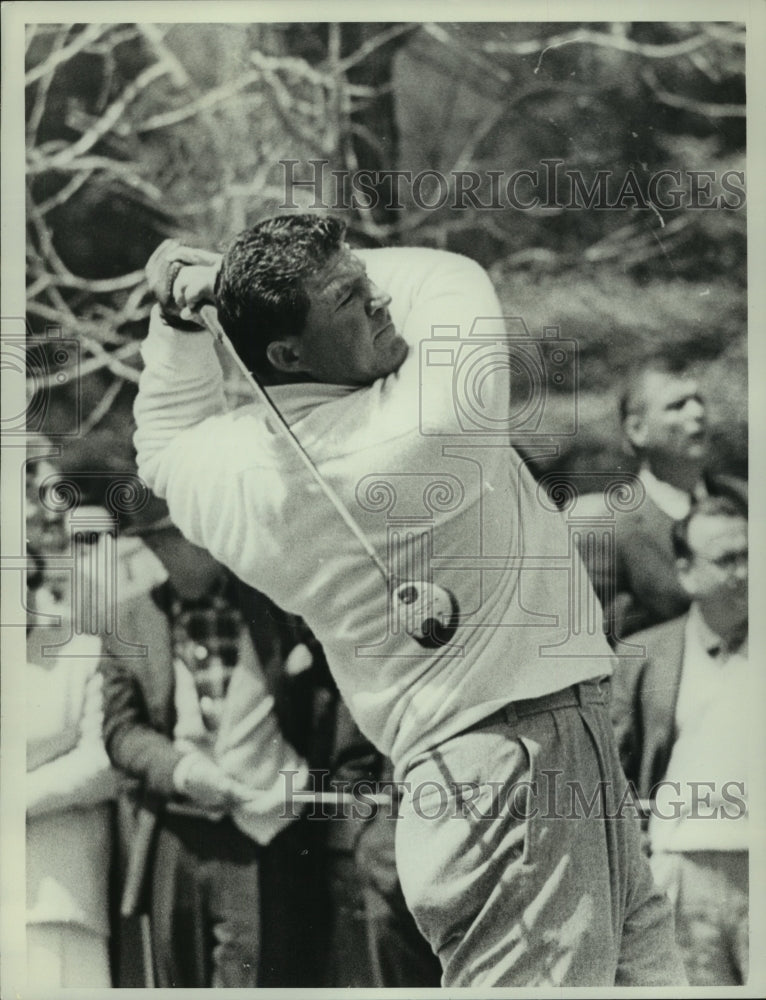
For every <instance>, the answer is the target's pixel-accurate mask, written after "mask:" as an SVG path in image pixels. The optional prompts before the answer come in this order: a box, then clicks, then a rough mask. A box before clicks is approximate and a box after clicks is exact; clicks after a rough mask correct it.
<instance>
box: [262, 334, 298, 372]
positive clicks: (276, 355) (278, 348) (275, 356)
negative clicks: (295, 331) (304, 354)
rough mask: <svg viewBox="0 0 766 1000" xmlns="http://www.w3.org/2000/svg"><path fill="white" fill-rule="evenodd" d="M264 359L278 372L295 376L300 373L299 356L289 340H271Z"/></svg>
mask: <svg viewBox="0 0 766 1000" xmlns="http://www.w3.org/2000/svg"><path fill="white" fill-rule="evenodd" d="M266 357H267V358H268V360H269V364H270V365H271V367H272V368H274V369H275V370H276V371H278V372H284V373H285V374H286V375H296V374H298V372H300V371H302V368H301V358H300V354H299V353H298V352H297V351H296V349H295V347H294V346H293V344H292V343H291V341H289V340H272V342H271V343H270V344H269V346H268V347H267V348H266Z"/></svg>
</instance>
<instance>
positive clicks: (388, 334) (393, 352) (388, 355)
mask: <svg viewBox="0 0 766 1000" xmlns="http://www.w3.org/2000/svg"><path fill="white" fill-rule="evenodd" d="M376 347H377V348H378V350H379V351H380V352H381V356H382V359H383V364H384V367H385V372H384V374H385V375H393V373H394V372H396V371H398V370H399V369H400V368H401V366H402V364H403V363H404V359H405V358H406V357H407V355H408V354H409V350H410V349H409V346H408V345H407V341H406V340H405V339H404V338H403V337H400V336H399V334H398V333H397V332H396V330H395V329H394V327H393V326H392V327H391V328H390V331H389V330H385V331H384V332H383V333H382V334H381V335H380V339H379V340H378V341H377V342H376Z"/></svg>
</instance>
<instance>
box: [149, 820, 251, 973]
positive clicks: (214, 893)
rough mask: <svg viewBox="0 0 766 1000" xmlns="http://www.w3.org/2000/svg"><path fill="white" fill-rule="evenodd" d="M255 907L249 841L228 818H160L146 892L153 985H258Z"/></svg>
mask: <svg viewBox="0 0 766 1000" xmlns="http://www.w3.org/2000/svg"><path fill="white" fill-rule="evenodd" d="M260 910H261V901H260V891H259V847H258V845H257V844H256V843H255V842H254V841H252V840H251V839H250V838H249V837H247V836H245V834H243V833H241V832H240V831H239V830H238V829H237V827H236V826H235V825H234V824H233V823H232V822H231V820H229V819H222V820H220V821H219V822H213V821H211V820H208V819H204V818H199V817H189V816H181V815H173V814H166V815H165V816H164V817H163V818H162V820H161V826H160V829H159V831H158V834H157V844H156V852H155V856H154V865H153V872H152V896H151V924H152V947H153V950H154V964H155V970H156V977H157V986H159V987H169V986H177V987H187V988H195V987H197V988H204V987H220V988H235V987H240V988H241V987H247V986H256V985H258V967H259V957H260V946H261V928H260Z"/></svg>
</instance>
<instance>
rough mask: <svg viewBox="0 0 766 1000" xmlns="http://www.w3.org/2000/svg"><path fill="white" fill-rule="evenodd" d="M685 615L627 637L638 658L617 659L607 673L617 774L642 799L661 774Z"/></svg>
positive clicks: (671, 727)
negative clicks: (639, 649)
mask: <svg viewBox="0 0 766 1000" xmlns="http://www.w3.org/2000/svg"><path fill="white" fill-rule="evenodd" d="M687 620H688V615H683V616H682V617H681V618H675V619H674V620H673V621H670V622H665V623H663V624H662V625H657V626H655V627H654V628H651V629H647V630H646V631H644V632H639V633H637V634H636V635H633V636H631V640H630V641H631V643H634V644H636V645H642V646H644V647H645V650H646V656H645V657H644V658H643V659H640V660H633V659H621V660H620V663H619V665H618V666H617V667H616V669H615V672H614V674H613V675H612V686H611V687H612V694H611V713H612V723H613V725H614V731H615V737H616V740H617V749H618V751H619V754H620V760H621V762H622V766H623V770H624V771H625V775H626V777H627V778H628V780H629V781H631V782H632V783H633V785H634V786H635V788H636V791H637V792H638V795H639V796H640V798H642V799H649V798H651V791H652V789H653V788H654V786H655V785H656V784H657V782H659V781H662V779H663V778H664V777H665V774H666V773H667V769H668V763H669V761H670V754H671V752H672V750H673V744H674V743H675V740H676V727H675V714H676V703H677V702H678V688H679V685H680V682H681V666H682V663H683V655H684V634H685V629H686V622H687Z"/></svg>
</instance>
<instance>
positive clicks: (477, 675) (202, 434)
mask: <svg viewBox="0 0 766 1000" xmlns="http://www.w3.org/2000/svg"><path fill="white" fill-rule="evenodd" d="M359 256H360V257H362V258H363V259H364V260H365V262H366V264H367V266H368V271H369V274H370V276H371V278H372V279H373V280H374V281H375V283H376V284H377V285H378V286H379V287H380V288H382V289H384V290H385V291H387V292H388V293H389V294H390V295H391V296H392V304H391V314H392V318H393V321H394V323H395V325H396V328H397V330H398V331H399V332H400V333H401V335H402V336H403V337H404V338H405V340H406V341H407V342H408V344H409V345H410V352H409V355H408V357H407V359H406V360H405V361H404V363H403V364H402V365H401V367H400V369H399V370H398V371H397V372H395V373H394V374H392V375H389V376H388V377H387V378H382V379H379V380H378V381H376V382H375V383H374V384H372V385H370V386H366V387H363V388H353V387H348V386H337V385H324V384H300V385H284V386H278V387H276V388H273V389H270V390H269V391H270V393H271V395H272V397H273V399H274V400H275V401H276V403H277V405H278V407H279V409H280V410H281V412H282V413H283V415H284V416H285V417H286V419H287V421H288V423H290V424H291V426H292V429H293V430H294V432H295V433H296V434H297V436H298V438H299V439H300V441H301V442H302V444H303V445H304V447H305V448H306V450H307V451H308V452H309V454H310V455H311V456H312V458H313V460H314V462H315V463H316V464H317V465H318V467H319V469H320V471H321V473H322V476H323V477H324V478H325V479H326V480H327V481H328V482H329V483H330V484H331V485H332V487H333V488H334V489H335V491H336V493H338V494H339V495H340V497H341V499H342V500H343V502H344V503H345V505H346V506H347V507H348V509H349V510H350V511H351V513H352V514H353V515H354V517H355V518H356V519H357V521H358V522H359V523H360V525H361V527H362V529H363V531H364V533H365V535H366V536H367V538H368V539H369V540H370V542H371V543H372V545H373V546H374V548H375V549H376V551H377V552H378V554H379V555H380V556H381V558H383V559H384V560H385V559H386V557H387V556H388V557H389V558H390V560H391V563H392V565H394V566H395V567H396V571H397V572H398V575H399V578H402V579H415V580H418V579H422V578H423V577H424V576H427V575H428V574H429V573H431V572H432V573H433V578H434V580H435V582H436V583H438V584H440V585H441V586H442V587H446V588H448V589H449V590H450V591H451V592H452V593H453V594H454V595H455V596H456V597H457V600H458V602H459V605H460V611H461V627H460V628H459V629H458V632H457V634H456V635H455V638H454V640H453V642H452V645H451V646H450V647H447V648H443V649H437V650H426V649H423V648H422V647H420V646H419V645H417V643H416V642H415V641H414V640H413V639H412V638H411V637H410V636H409V635H407V634H406V632H405V630H404V628H403V627H401V624H397V622H396V621H395V620H394V619H393V618H392V610H391V607H390V606H389V596H388V592H387V589H386V586H385V584H384V582H383V579H382V577H381V575H380V573H379V572H378V570H377V569H376V568H375V567H374V566H373V564H372V563H371V561H370V559H369V557H368V556H367V555H366V553H365V552H364V550H363V549H362V547H361V545H360V543H359V541H358V540H357V539H356V538H355V537H353V536H352V535H351V534H350V532H349V531H348V530H347V529H346V528H345V526H344V524H343V522H342V521H341V519H340V517H339V515H338V513H337V511H336V510H334V509H333V507H332V506H330V504H329V503H328V501H327V500H326V498H325V497H324V496H323V495H322V494H321V493H320V491H319V489H318V487H317V486H316V485H315V484H314V483H313V482H312V481H311V480H310V478H309V477H308V475H307V474H306V472H305V470H304V468H303V466H302V465H301V464H300V462H299V461H298V459H297V458H296V457H295V456H294V454H293V452H292V451H291V450H290V449H289V448H288V447H287V446H286V444H285V442H284V440H283V439H282V437H281V436H279V435H278V433H277V431H276V429H275V428H274V427H273V418H271V417H270V416H269V415H268V414H267V413H265V412H264V408H263V407H262V406H261V405H260V404H257V403H256V404H254V405H250V406H244V407H240V408H239V409H237V410H235V411H233V412H230V413H227V412H225V403H224V394H223V385H222V376H221V369H220V365H219V363H218V360H217V358H216V355H215V352H214V349H213V344H212V339H211V338H210V336H209V335H208V334H206V333H202V334H197V335H195V334H192V335H188V334H183V333H179V332H176V331H173V330H172V329H170V328H169V327H167V326H166V325H165V324H164V323H163V322H162V320H161V319H160V317H159V314H158V313H157V312H156V311H155V313H154V315H153V318H152V320H151V323H150V332H149V336H148V338H147V340H146V342H145V344H144V347H143V355H144V361H145V369H144V372H143V374H142V377H141V385H140V392H139V396H138V399H137V401H136V408H135V413H136V420H137V425H138V430H137V433H136V437H135V442H136V447H137V450H138V462H139V471H140V473H141V475H142V476H143V477H144V478H145V479H146V481H147V482H148V483H149V484H150V486H151V487H152V489H154V491H155V492H156V493H158V494H159V495H160V496H164V497H165V498H166V499H167V501H168V505H169V507H170V511H171V514H172V517H173V519H174V520H175V522H176V523H177V524H178V525H179V527H180V528H181V530H182V531H183V532H184V533H185V534H186V535H187V536H188V537H189V538H190V539H191V540H192V541H194V542H196V543H197V544H200V545H204V546H205V547H207V548H208V549H209V550H210V551H211V552H212V553H213V555H215V556H216V557H217V558H218V559H219V560H220V561H221V562H223V563H224V564H226V565H227V566H229V567H230V568H231V569H232V570H233V571H234V572H235V573H237V574H238V575H239V576H240V577H241V578H242V579H243V580H245V582H247V583H249V584H251V585H252V586H254V587H256V588H257V589H259V590H261V591H263V592H265V593H267V594H268V595H269V596H270V597H271V598H272V599H273V600H274V601H275V602H276V603H277V604H278V605H280V606H282V607H284V608H285V609H286V610H290V611H293V612H295V613H297V614H299V615H301V616H302V617H303V618H304V620H305V621H306V622H307V624H308V625H309V627H310V628H311V629H312V630H313V632H314V634H315V635H316V636H317V638H318V639H319V641H320V642H321V643H322V645H323V647H324V650H325V653H326V654H327V659H328V663H329V665H330V668H331V670H332V672H333V675H334V677H335V679H336V682H337V683H338V687H339V689H340V692H341V694H342V696H343V698H344V700H345V701H346V703H347V704H348V706H349V709H350V711H351V713H352V715H353V716H354V719H355V721H356V722H357V724H358V725H359V727H360V728H361V730H362V731H363V732H364V733H365V734H366V735H367V736H368V737H369V739H370V740H371V741H372V742H373V743H374V744H375V745H376V746H377V747H378V748H379V749H380V750H381V751H382V752H383V753H385V754H387V755H388V756H390V757H391V758H392V759H393V760H394V763H395V764H396V765H397V767H398V768H402V767H404V766H405V765H406V762H407V760H409V759H411V758H412V756H413V755H414V754H416V753H418V752H420V751H422V750H427V749H429V748H431V747H433V746H435V745H437V744H438V743H440V742H441V741H442V740H444V739H445V738H447V737H448V736H450V735H453V734H455V733H458V732H460V731H462V730H463V729H465V728H467V727H469V726H470V725H472V724H474V723H475V722H477V721H478V720H480V719H482V718H484V717H486V716H488V715H490V714H492V713H493V712H494V711H495V710H497V709H499V708H501V707H502V706H503V705H505V704H507V703H508V702H510V701H513V700H515V699H519V698H533V697H538V696H541V695H544V694H547V693H550V692H552V691H556V690H559V689H561V688H564V687H567V686H568V685H570V684H572V683H575V682H577V681H580V680H585V679H587V678H590V677H595V676H598V675H603V674H608V673H610V672H611V665H610V660H611V650H610V649H609V647H608V645H607V643H606V641H605V639H604V637H603V632H602V629H601V619H600V610H599V608H598V602H597V601H596V600H595V597H593V594H592V590H591V588H590V584H589V582H588V581H587V578H586V575H585V573H584V571H583V570H582V567H581V564H580V562H579V559H578V557H577V556H576V554H573V546H572V545H571V543H570V539H569V536H568V532H567V528H566V525H565V523H564V521H563V518H562V515H561V514H560V513H559V512H558V511H556V510H554V509H551V505H550V503H549V502H548V503H546V502H544V501H545V498H541V497H540V496H539V495H538V491H537V486H536V483H535V482H534V480H533V478H532V476H531V475H530V473H529V472H528V470H527V469H526V466H525V463H524V462H523V460H522V459H521V458H520V456H519V455H518V454H517V453H516V452H515V451H514V450H513V448H512V447H511V446H510V444H509V440H508V430H507V415H508V412H509V401H510V391H511V388H510V384H509V366H508V365H507V364H506V365H505V366H503V365H502V364H500V365H498V364H497V363H496V362H497V360H498V358H501V359H507V356H508V337H507V334H506V330H505V324H504V321H503V319H502V310H501V307H500V304H499V302H498V300H497V296H496V295H495V292H494V289H493V288H492V285H491V283H490V281H489V279H488V277H487V275H486V274H485V272H484V271H483V270H482V269H481V268H480V267H478V265H476V264H475V263H473V262H472V261H469V260H467V259H466V258H463V257H459V256H456V255H454V254H447V253H444V252H441V251H436V250H414V249H407V250H399V249H388V250H373V251H365V252H360V253H359ZM477 318H478V319H479V324H478V325H477V326H478V331H479V333H480V334H482V335H483V337H485V338H486V339H476V331H474V333H473V339H472V337H471V331H472V329H473V326H474V321H475V320H476V319H477ZM481 350H484V351H485V352H489V354H490V355H492V357H491V358H490V360H489V363H488V364H487V365H486V366H485V367H482V365H481V364H480V363H479V364H478V365H477V359H478V361H480V355H479V353H478V352H480V351H481ZM485 356H486V353H485ZM466 372H467V373H468V374H470V375H474V376H486V377H484V378H483V380H482V381H481V384H480V386H479V383H478V382H477V383H475V384H474V386H475V388H477V389H478V388H480V392H481V398H480V405H481V407H483V410H482V412H481V418H482V420H484V421H485V424H484V425H483V426H485V425H489V426H492V427H493V428H494V429H495V431H496V432H495V433H494V434H489V435H488V434H480V435H477V434H474V433H471V429H470V427H469V431H468V432H467V433H466V431H465V426H461V424H460V422H459V419H458V415H457V411H456V407H457V408H462V409H461V419H462V416H464V415H465V412H466V410H467V409H469V408H470V407H469V406H468V403H475V399H474V398H473V397H469V395H467V393H470V390H471V388H472V386H471V385H469V386H467V387H466V385H464V384H463V383H462V382H461V377H462V375H463V373H466ZM504 421H505V424H504ZM469 423H470V421H469ZM498 427H499V428H500V432H499V433H498V432H497V428H498ZM504 428H505V429H504ZM474 429H475V428H474ZM578 587H580V588H582V590H581V591H580V592H579V593H578V600H580V601H581V603H582V604H585V605H588V606H589V608H590V609H591V614H592V616H593V617H592V619H591V621H592V624H593V630H592V632H588V631H587V630H586V629H582V630H579V631H578V630H576V629H574V628H573V627H572V626H573V623H572V622H571V621H570V597H571V595H572V593H573V592H574V591H575V589H576V588H578ZM575 603H576V602H575V601H572V604H575ZM399 774H401V771H399Z"/></svg>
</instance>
